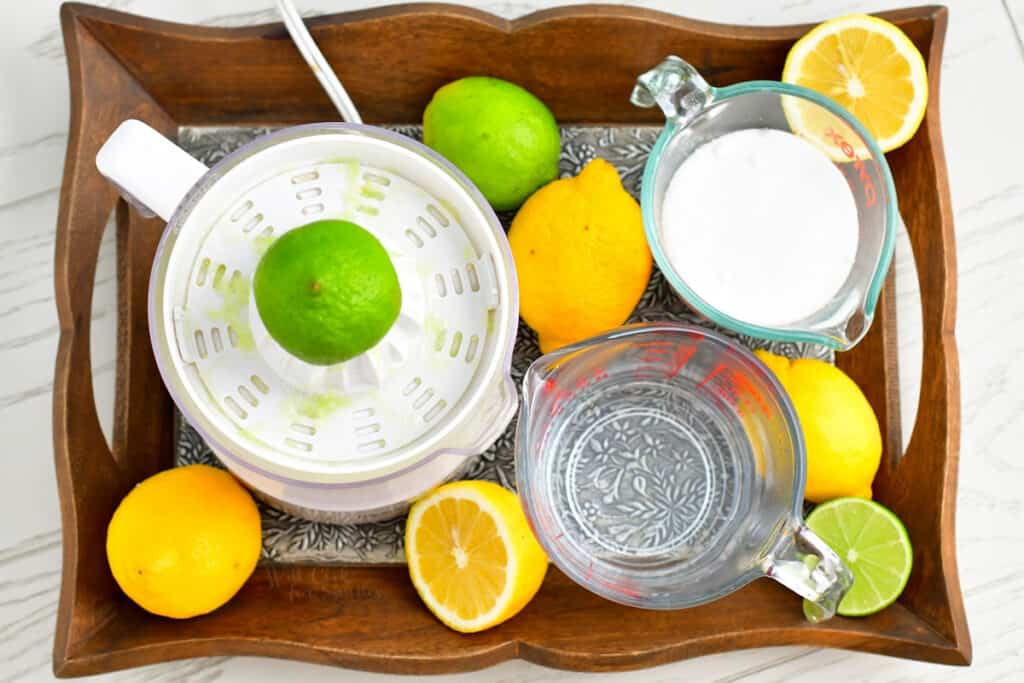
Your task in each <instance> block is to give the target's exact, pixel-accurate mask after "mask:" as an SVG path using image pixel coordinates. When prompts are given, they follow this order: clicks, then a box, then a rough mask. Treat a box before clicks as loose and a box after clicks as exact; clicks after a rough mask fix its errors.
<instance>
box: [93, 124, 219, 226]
mask: <svg viewBox="0 0 1024 683" xmlns="http://www.w3.org/2000/svg"><path fill="white" fill-rule="evenodd" d="M96 168H97V169H98V170H99V172H100V174H101V175H103V176H104V177H105V178H107V180H109V181H110V182H112V183H113V184H114V185H115V186H117V189H118V191H120V193H121V196H123V197H124V198H125V199H126V200H127V201H128V203H129V204H131V205H132V206H134V207H135V208H136V209H138V210H139V211H140V212H141V213H142V215H144V216H146V217H148V218H151V217H153V216H154V215H156V216H160V218H162V219H163V220H164V221H169V220H170V219H171V215H172V214H174V210H175V209H177V208H178V205H179V204H181V202H182V200H183V199H184V198H185V195H186V194H188V192H189V190H191V189H192V187H193V186H194V185H195V184H196V183H197V182H198V181H199V179H200V178H202V177H203V176H204V175H205V174H206V172H207V171H208V170H209V169H208V168H206V166H205V165H204V164H202V163H201V162H199V161H197V160H195V159H193V158H192V157H191V156H189V154H188V152H186V151H185V150H183V149H181V148H180V147H178V146H177V145H175V144H174V143H173V142H171V141H170V140H168V139H167V138H165V137H164V136H163V135H161V134H160V133H158V132H157V131H155V130H153V129H152V128H150V127H149V126H147V125H146V124H144V123H143V122H141V121H136V120H135V119H128V120H127V121H125V122H124V123H122V124H121V125H120V126H118V127H117V130H115V131H114V132H113V133H112V134H111V135H110V137H109V138H107V141H106V142H105V143H103V146H102V147H101V148H100V151H99V152H97V153H96Z"/></svg>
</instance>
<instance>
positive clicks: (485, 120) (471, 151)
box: [423, 76, 561, 211]
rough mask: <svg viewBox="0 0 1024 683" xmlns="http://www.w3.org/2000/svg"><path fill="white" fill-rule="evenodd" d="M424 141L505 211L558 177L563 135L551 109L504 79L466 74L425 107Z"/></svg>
mask: <svg viewBox="0 0 1024 683" xmlns="http://www.w3.org/2000/svg"><path fill="white" fill-rule="evenodd" d="M423 142H424V143H426V144H427V146H428V147H431V148H433V149H434V150H436V151H437V152H439V153H440V154H441V155H442V156H444V157H446V158H447V159H448V160H449V161H451V162H452V163H453V164H455V165H456V166H458V167H459V169H460V170H461V171H462V172H463V173H465V174H466V175H467V176H469V179H470V180H472V181H473V183H475V184H476V186H477V187H478V188H480V191H481V192H482V193H483V195H484V197H486V198H487V201H489V202H490V203H491V206H493V207H494V208H495V209H497V210H499V211H505V210H508V209H515V208H517V207H518V206H519V205H520V204H522V203H523V202H524V201H525V200H526V198H527V197H529V196H530V195H531V194H532V193H533V191H534V190H536V189H537V188H538V187H540V186H542V185H545V184H547V183H549V182H551V181H552V180H554V179H555V178H556V177H558V157H559V155H560V149H561V139H560V137H559V133H558V124H557V123H556V122H555V117H554V116H553V115H552V114H551V110H549V109H548V108H547V107H546V106H545V105H544V103H543V102H541V101H540V100H539V99H537V98H536V97H535V96H534V95H533V94H532V93H530V92H529V91H527V90H524V89H523V88H520V87H519V86H518V85H515V84H514V83H509V82H508V81H503V80H501V79H498V78H487V77H484V76H472V77H470V78H462V79H460V80H457V81H453V82H452V83H449V84H448V85H446V86H444V87H442V88H441V89H440V90H438V91H437V92H436V93H434V97H433V98H432V99H431V100H430V104H428V105H427V108H426V110H424V112H423Z"/></svg>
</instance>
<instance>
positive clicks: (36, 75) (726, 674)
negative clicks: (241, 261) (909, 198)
mask: <svg viewBox="0 0 1024 683" xmlns="http://www.w3.org/2000/svg"><path fill="white" fill-rule="evenodd" d="M314 2H315V3H316V4H315V5H314ZM909 2H910V0H895V1H890V0H875V1H863V0H737V1H733V2H728V3H725V2H718V1H717V0H689V2H686V3H682V2H678V1H676V2H673V1H672V0H655V1H652V2H632V3H628V4H634V5H643V6H649V7H654V8H657V9H662V10H665V11H675V12H683V13H685V14H687V15H689V16H691V17H695V18H700V19H706V20H711V21H721V22H730V23H741V24H756V23H759V24H782V23H794V22H804V21H818V20H821V19H825V18H828V17H831V16H834V15H837V14H841V13H845V12H850V11H872V10H879V9H885V8H889V7H895V6H899V5H901V4H908V3H909ZM58 4H59V3H58V2H57V0H35V1H33V2H21V3H17V11H16V12H8V17H7V19H6V21H4V22H3V23H2V24H0V92H4V93H5V96H4V98H3V99H2V100H0V378H2V379H0V433H2V434H3V435H4V448H3V454H2V456H0V482H2V483H0V492H2V495H0V520H2V522H0V682H5V681H13V680H31V681H38V680H49V679H50V678H51V674H50V652H51V647H52V642H53V629H54V619H55V611H56V604H57V592H58V584H59V580H60V571H59V570H60V562H61V557H60V532H59V525H60V519H59V514H58V505H57V496H56V483H55V481H54V471H53V464H52V456H51V454H52V445H51V417H50V407H51V382H52V373H53V360H54V356H55V352H56V345H57V321H56V311H55V307H54V302H53V249H54V224H55V221H56V214H57V193H58V189H59V185H60V179H61V169H62V164H63V157H64V148H65V145H66V142H67V122H68V94H67V76H66V68H65V63H64V54H63V45H62V41H61V38H60V33H59V27H58V18H57V8H58ZM100 4H105V5H109V6H112V7H117V8H119V9H124V10H126V11H131V12H136V13H139V14H144V15H148V16H153V17H157V18H161V19H169V20H175V21H186V22H199V23H203V24H216V25H235V24H247V23H260V22H265V21H269V20H271V19H272V18H273V16H274V14H273V12H272V10H271V7H272V3H271V2H270V0H179V1H178V2H175V3H168V2H160V1H159V0H108V1H106V2H102V3H100ZM299 4H300V7H301V8H302V10H303V12H304V13H308V14H316V13H324V12H335V11H342V10H346V9H355V8H360V7H364V6H366V5H368V4H370V3H366V2H360V1H358V0H305V1H304V2H300V3H299ZM555 4H559V3H558V2H557V0H556V1H554V2H552V1H549V0H532V1H526V2H490V3H484V4H481V6H482V7H483V8H484V9H487V10H489V11H491V12H494V13H496V14H499V15H502V16H507V17H515V16H519V15H522V14H525V13H528V12H530V11H532V10H534V9H538V8H542V7H549V6H552V5H555ZM949 4H950V5H951V19H950V26H949V33H948V36H947V40H946V53H945V58H944V60H943V65H942V69H943V73H942V92H941V111H942V122H943V130H944V136H945V143H946V156H947V160H948V164H949V173H950V179H951V184H952V194H953V205H954V208H955V212H956V231H957V240H958V261H959V263H958V268H959V311H958V322H957V337H958V341H959V346H960V354H961V356H960V369H961V375H962V391H963V397H962V400H963V425H962V426H963V436H962V455H961V465H960V488H959V506H958V519H957V546H958V553H959V562H960V576H961V582H962V586H963V590H964V595H965V600H966V605H967V613H968V618H969V621H970V627H971V633H972V636H973V642H974V665H973V667H972V668H970V669H967V670H964V669H957V668H950V667H943V666H937V665H930V664H921V663H916V662H908V661H903V660H899V659H892V658H886V657H880V656H873V655H865V654H858V653H851V652H845V651H839V650H827V649H812V648H806V647H786V648H769V649H759V650H749V651H743V652H734V653H729V654H723V655H716V656H711V657H703V658H699V659H695V660H690V661H686V662H680V663H676V664H672V665H667V666H664V667H660V668H657V669H651V670H647V671H644V672H637V673H626V674H615V675H594V676H590V677H589V678H588V680H609V679H617V680H623V681H627V680H644V681H677V680H715V681H748V680H749V681H754V680H757V681H786V682H787V683H795V682H797V681H820V680H824V679H825V678H829V679H835V678H837V677H838V678H842V679H843V680H847V681H861V680H871V681H906V680H910V681H916V680H929V681H933V680H934V681H952V680H957V681H1000V680H1022V679H1024V631H1021V629H1020V627H1019V624H1020V622H1021V620H1022V619H1024V600H1022V595H1024V527H1022V525H1021V524H1020V523H1019V516H1020V515H1021V514H1022V513H1024V496H1022V495H1021V490H1022V488H1024V464H1021V461H1020V458H1019V457H1018V454H1019V447H1020V443H1021V442H1022V441H1024V422H1022V421H1021V420H1020V419H1019V415H1020V414H1021V412H1022V409H1024V398H1021V397H1022V396H1024V363H1021V362H1019V360H1020V359H1021V358H1022V357H1024V353H1022V352H1024V344H1022V343H1021V342H1015V341H1013V340H1014V339H1016V338H1017V336H1016V335H1017V334H1021V335H1022V337H1024V296H1022V293H1024V172H1022V171H1021V166H1020V163H1021V157H1022V155H1024V143H1022V142H1021V138H1020V132H1019V124H1020V122H1022V121H1024V41H1022V36H1024V0H1002V1H1000V0H950V2H949ZM14 6H15V5H14V3H13V2H11V3H8V2H5V3H4V7H5V8H6V9H9V10H11V9H13V8H14ZM897 269H898V271H897V272H898V296H899V300H900V308H899V315H900V335H901V349H900V353H901V363H902V365H903V366H904V368H913V367H915V366H916V367H919V365H917V363H919V361H918V360H916V359H918V358H919V355H918V354H919V353H920V343H919V342H920V330H919V329H917V320H918V319H919V315H920V314H919V310H916V302H915V300H914V296H915V294H916V291H915V286H914V271H913V264H912V263H911V262H910V260H909V259H908V258H907V252H906V250H905V248H901V249H900V250H899V252H898V255H897ZM94 298H95V302H94V314H93V320H94V324H93V369H94V373H95V378H96V382H95V383H96V400H97V401H98V405H99V408H100V412H101V415H102V417H103V420H104V422H105V425H106V426H107V427H108V428H109V424H110V421H111V419H112V415H111V412H112V411H111V405H112V394H113V390H112V379H113V359H114V339H115V335H114V317H115V310H116V309H115V306H114V249H113V239H112V236H111V235H108V237H107V239H106V240H105V241H104V243H103V247H102V249H101V251H100V264H99V268H98V272H97V288H96V293H95V297H94ZM914 375H915V373H914V372H908V373H907V374H906V375H904V376H903V378H902V379H903V385H904V392H905V394H904V396H910V395H913V392H915V391H916V386H917V377H916V376H914ZM914 402H915V401H912V400H905V401H904V403H905V405H908V412H909V414H908V415H907V417H909V418H912V413H913V407H914V406H913V403H914ZM1014 444H1017V445H1016V446H1014ZM638 637H639V636H638ZM103 678H104V680H118V681H127V680H131V681H144V680H145V681H171V680H174V681H196V682H198V681H212V680H214V679H220V680H225V681H229V680H230V681H242V680H244V681H272V680H280V679H285V678H299V679H301V680H317V681H319V680H324V681H326V680H350V681H373V682H378V681H379V682H383V681H385V680H399V679H398V678H395V677H389V676H383V675H377V674H367V673H361V672H354V671H339V670H337V669H330V668H326V667H317V666H310V665H303V664H297V663H294V662H285V661H277V660H270V659H257V658H213V659H200V660H191V661H185V662H179V663H172V664H167V665H160V666H154V667H148V668H145V669H139V670H134V671H127V672H120V673H116V674H112V675H110V676H106V677H103ZM581 678H582V675H580V674H572V673H566V672H560V671H554V670H549V669H545V668H542V667H538V666H534V665H531V664H527V663H525V662H508V663H505V664H503V665H500V666H498V667H495V668H493V669H490V670H487V671H485V672H478V673H475V674H465V675H459V676H450V677H439V678H438V679H436V680H439V681H441V680H452V681H455V680H459V681H470V680H472V681H477V680H480V681H483V680H500V681H537V682H539V681H567V680H578V679H581Z"/></svg>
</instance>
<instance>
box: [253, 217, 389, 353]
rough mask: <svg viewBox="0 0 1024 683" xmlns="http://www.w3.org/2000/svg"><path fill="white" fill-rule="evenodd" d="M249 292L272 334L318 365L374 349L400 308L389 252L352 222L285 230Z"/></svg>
mask: <svg viewBox="0 0 1024 683" xmlns="http://www.w3.org/2000/svg"><path fill="white" fill-rule="evenodd" d="M252 291H253V296H254V297H255V300H256V310H258V311H259V314H260V319H261V320H262V321H263V325H264V326H265V327H266V328H267V331H268V332H269V333H270V336H271V337H273V338H274V340H275V341H277V343H278V344H280V345H281V347H282V348H284V350H285V351H287V352H289V353H291V354H292V355H294V356H296V357H297V358H300V359H302V360H304V361H306V362H307V363H313V364H314V365H333V364H335V363H341V362H343V361H346V360H348V359H350V358H354V357H356V356H358V355H359V354H361V353H363V352H364V351H366V350H367V349H370V348H372V347H373V346H375V345H376V344H377V342H379V341H380V340H381V339H382V338H383V337H384V335H385V334H387V331H388V330H389V329H391V325H393V324H394V322H395V319H396V318H398V312H399V310H400V309H401V308H402V289H401V287H400V286H399V284H398V274H397V273H396V272H395V266H394V264H393V263H391V258H390V257H389V256H388V253H387V251H385V249H384V247H383V246H382V245H381V243H380V242H378V241H377V238H376V237H374V236H373V235H371V234H370V233H369V232H367V231H366V230H365V229H363V228H361V227H360V226H358V225H356V224H355V223H350V222H349V221H339V220H324V221H316V222H314V223H309V224H308V225H304V226H302V227H299V228H295V229H294V230H291V231H289V232H286V233H285V234H283V235H281V237H279V238H278V239H277V240H275V241H274V243H273V244H271V245H270V248H269V249H267V251H266V253H265V254H263V258H261V259H260V262H259V264H258V265H257V266H256V274H255V275H254V276H253V283H252Z"/></svg>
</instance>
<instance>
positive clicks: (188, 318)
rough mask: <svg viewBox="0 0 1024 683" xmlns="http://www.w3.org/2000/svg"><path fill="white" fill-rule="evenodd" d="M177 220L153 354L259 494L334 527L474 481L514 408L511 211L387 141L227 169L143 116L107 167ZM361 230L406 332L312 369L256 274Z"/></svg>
mask: <svg viewBox="0 0 1024 683" xmlns="http://www.w3.org/2000/svg"><path fill="white" fill-rule="evenodd" d="M96 162H97V166H98V167H99V170H100V172H101V173H102V174H103V175H105V176H106V177H107V178H109V179H110V180H112V181H113V182H114V183H115V184H117V185H118V186H119V188H120V189H121V191H122V193H123V194H124V195H125V197H126V198H128V199H129V201H131V202H132V203H133V204H134V205H136V206H137V207H139V208H140V209H142V210H151V211H152V212H154V213H156V214H157V215H159V216H160V217H161V218H163V219H165V220H166V221H167V222H168V224H167V229H166V231H165V233H164V235H163V238H162V240H161V242H160V245H159V247H158V249H157V253H156V256H155V259H154V263H153V270H152V275H151V279H150V295H149V326H150V334H151V337H152V344H153V349H154V354H155V356H156V360H157V364H158V366H159V368H160V371H161V373H162V376H163V379H164V382H165V383H166V385H167V387H168V389H169V391H170V393H171V395H172V397H173V398H174V400H175V402H176V403H177V405H178V407H179V409H180V410H181V412H182V414H183V416H184V417H185V419H186V420H188V421H189V423H191V424H192V425H193V426H194V427H195V428H196V429H197V430H198V431H199V432H200V434H201V435H202V436H203V438H204V439H205V440H206V442H207V443H208V444H209V445H210V446H211V448H212V449H213V450H214V452H215V453H216V454H217V455H218V457H219V458H220V459H221V460H222V461H223V462H224V464H225V465H226V466H227V467H228V468H229V469H230V470H231V471H232V472H234V473H235V474H236V475H237V476H238V477H239V478H240V479H242V480H243V481H244V482H246V483H247V484H248V485H249V486H250V487H251V488H252V489H254V490H255V491H256V492H257V493H258V494H259V495H260V496H261V497H262V498H264V499H265V500H267V501H268V502H270V503H272V504H273V505H275V506H277V507H280V508H282V509H284V510H286V511H288V512H291V513H293V514H297V515H300V516H302V517H306V518H309V519H314V520H319V521H330V522H358V521H370V520H376V519H383V518H388V517H392V516H395V515H397V514H400V513H401V512H403V511H404V510H405V509H406V507H407V505H408V503H409V501H410V500H411V499H413V498H415V497H416V496H417V495H419V494H421V493H422V492H424V491H426V490H428V489H430V488H432V487H433V486H436V485H438V484H439V483H441V482H443V481H445V480H447V479H450V478H452V477H455V476H457V475H458V474H460V473H461V472H463V471H464V470H465V469H466V468H467V467H468V465H469V464H470V462H471V458H469V457H468V456H473V455H478V454H479V453H481V452H482V451H484V450H485V449H486V448H487V447H489V446H490V445H491V444H492V443H493V442H494V441H495V440H496V439H497V437H498V436H499V435H500V434H501V432H502V431H503V430H504V428H505V427H506V426H507V424H508V422H509V421H510V420H511V418H512V416H513V414H514V413H515V410H516V403H517V396H516V391H515V388H514V386H513V384H512V381H511V379H510V377H509V366H510V361H511V352H512V347H513V344H514V341H515V333H516V325H517V320H518V298H517V289H516V284H515V270H514V265H513V262H512V257H511V253H510V251H509V247H508V242H507V239H506V237H505V234H504V231H503V230H502V228H501V225H500V223H499V222H498V219H497V217H496V216H495V215H494V212H493V211H492V210H491V208H490V206H489V205H488V204H487V202H486V200H485V199H484V198H483V196H482V195H480V193H479V192H478V191H477V190H476V189H475V188H474V187H473V185H472V184H471V183H470V181H469V180H468V179H466V178H465V177H464V176H463V175H462V174H461V173H460V172H459V171H458V170H457V169H455V167H453V166H452V165H451V164H449V163H448V162H447V161H445V160H444V159H443V158H441V157H440V156H438V155H437V154H435V153H434V152H432V151H430V150H429V149H428V148H426V147H425V146H423V145H421V144H420V143H418V142H416V141H414V140H412V139H410V138H408V137H405V136H402V135H399V134H397V133H393V132H390V131H387V130H384V129H381V128H375V127H371V126H363V125H356V124H347V123H346V124H342V123H326V124H314V125H308V126H298V127H294V128H287V129H284V130H281V131H278V132H275V133H272V134H269V135H265V136H262V137H260V138H258V139H256V140H255V141H253V142H252V143H250V144H249V145H247V146H245V147H243V148H241V149H239V150H237V151H235V152H233V153H232V154H230V155H228V156H227V157H226V158H225V159H223V160H222V161H221V162H220V163H218V164H217V165H216V166H215V167H213V168H212V169H207V168H206V167H205V166H204V165H203V164H201V163H199V162H198V161H196V160H194V159H193V158H192V157H190V156H189V155H188V154H187V153H185V152H184V151H183V150H181V149H180V148H178V147H177V146H176V145H174V144H172V143H171V142H170V141H168V140H167V139H166V138H164V137H163V136H162V135H160V134H159V133H157V132H156V131H154V130H153V129H151V128H149V127H148V126H146V125H145V124H143V123H141V122H138V121H126V122H125V123H123V124H122V125H121V126H120V127H119V128H118V129H117V130H116V131H115V132H114V133H113V135H111V137H110V139H109V140H108V141H107V142H106V144H105V145H104V146H103V148H102V149H101V150H100V152H99V154H98V155H97V159H96ZM325 218H339V219H345V220H350V221H352V222H355V223H357V224H358V225H360V226H362V227H364V228H365V229H366V230H368V231H369V232H371V233H372V234H373V235H374V236H375V237H377V239H378V240H380V242H381V243H382V244H383V245H384V247H385V248H386V249H387V251H388V253H389V254H390V256H391V258H392V261H393V263H394V264H395V269H396V271H397V272H398V277H399V282H400V284H401V288H402V295H403V297H402V298H403V301H402V308H401V311H400V314H399V318H398V320H397V322H396V323H395V324H394V325H393V326H392V328H391V329H390V330H389V331H388V333H387V335H386V336H385V337H384V338H383V339H382V340H381V342H380V343H379V344H377V345H376V346H374V347H373V348H372V349H370V350H369V351H367V352H366V353H364V354H362V355H360V356H358V357H356V358H353V359H351V360H349V361H347V362H345V363H340V364H338V365H333V366H326V367H323V366H314V365H310V364H307V363H305V362H303V361H301V360H299V359H298V358H295V357H294V356H292V355H291V354H289V353H288V352H286V351H284V349H282V348H281V347H280V346H279V345H278V344H277V343H276V342H275V341H274V340H273V339H272V338H271V337H270V335H269V334H268V333H267V331H266V328H265V327H264V326H263V324H262V323H261V321H260V317H259V315H258V313H257V311H256V307H255V304H254V303H253V297H252V296H251V281H252V275H253V272H254V270H255V268H256V265H257V263H258V262H259V259H260V257H261V255H262V253H263V252H264V251H265V250H266V248H267V247H268V246H269V244H270V243H271V242H272V241H273V239H275V238H276V237H278V236H280V235H281V234H282V233H284V232H286V231H288V230H291V229H293V228H296V227H299V226H301V225H304V224H307V223H310V222H312V221H314V220H318V219H325Z"/></svg>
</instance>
